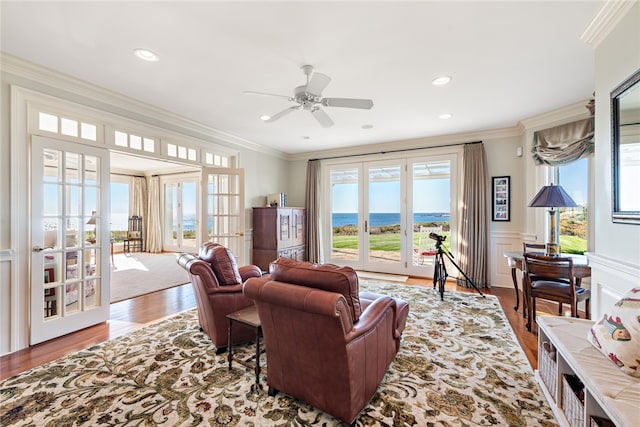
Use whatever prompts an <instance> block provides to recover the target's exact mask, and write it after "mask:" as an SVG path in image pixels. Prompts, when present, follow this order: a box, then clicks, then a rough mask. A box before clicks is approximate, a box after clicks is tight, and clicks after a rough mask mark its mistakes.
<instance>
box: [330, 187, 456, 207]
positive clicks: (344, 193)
mask: <svg viewBox="0 0 640 427" xmlns="http://www.w3.org/2000/svg"><path fill="white" fill-rule="evenodd" d="M369 193H370V196H369V204H370V211H371V213H388V212H400V202H401V200H400V183H399V182H397V181H388V182H374V183H371V187H370V191H369ZM413 193H414V199H415V200H414V212H449V207H450V202H451V196H450V191H449V179H429V180H417V181H415V182H414V189H413ZM332 208H333V212H334V213H354V212H358V185H357V184H355V183H353V184H337V185H334V186H333V194H332Z"/></svg>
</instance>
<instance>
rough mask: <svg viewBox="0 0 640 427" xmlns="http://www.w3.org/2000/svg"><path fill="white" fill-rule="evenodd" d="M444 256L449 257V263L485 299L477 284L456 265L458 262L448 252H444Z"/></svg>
mask: <svg viewBox="0 0 640 427" xmlns="http://www.w3.org/2000/svg"><path fill="white" fill-rule="evenodd" d="M444 254H445V255H446V256H447V258H449V261H451V263H452V264H453V265H454V267H455V268H457V269H458V271H459V272H460V273H462V275H463V276H464V278H465V279H467V282H469V283H471V285H472V286H473V287H474V288H475V290H476V291H477V292H478V293H479V294H480V295H481V296H482V297H483V298H484V297H485V296H484V294H483V293H482V292H481V291H480V289H479V288H478V287H477V286H476V284H475V283H473V280H471V279H470V278H469V276H467V275H466V274H465V272H464V271H462V269H461V268H460V267H459V266H458V264H456V262H455V261H454V260H453V257H452V256H451V255H450V254H449V253H447V252H444Z"/></svg>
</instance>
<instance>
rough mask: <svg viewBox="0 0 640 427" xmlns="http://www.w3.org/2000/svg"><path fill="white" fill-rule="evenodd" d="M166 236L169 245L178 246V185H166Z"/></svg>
mask: <svg viewBox="0 0 640 427" xmlns="http://www.w3.org/2000/svg"><path fill="white" fill-rule="evenodd" d="M164 229H165V232H164V235H165V240H164V241H165V243H166V244H167V245H172V246H173V245H177V244H178V184H177V183H167V184H165V185H164Z"/></svg>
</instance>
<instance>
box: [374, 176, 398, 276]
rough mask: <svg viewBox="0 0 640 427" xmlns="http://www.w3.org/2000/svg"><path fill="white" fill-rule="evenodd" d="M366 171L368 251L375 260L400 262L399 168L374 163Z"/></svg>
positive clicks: (378, 261)
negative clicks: (367, 188)
mask: <svg viewBox="0 0 640 427" xmlns="http://www.w3.org/2000/svg"><path fill="white" fill-rule="evenodd" d="M368 175H369V233H368V234H367V235H368V238H369V254H368V259H369V261H371V262H377V263H393V264H397V263H399V262H400V255H401V252H400V250H401V249H400V248H401V240H402V239H401V234H400V225H401V224H400V223H401V221H400V218H401V212H402V211H401V209H402V208H401V200H400V198H401V194H402V191H401V187H400V186H401V181H400V180H401V168H400V166H399V165H391V166H373V167H369V168H368Z"/></svg>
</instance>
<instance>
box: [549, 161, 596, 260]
mask: <svg viewBox="0 0 640 427" xmlns="http://www.w3.org/2000/svg"><path fill="white" fill-rule="evenodd" d="M555 182H557V183H558V184H559V185H561V186H562V188H564V189H565V191H566V192H567V193H568V194H569V195H570V196H571V198H572V199H573V200H574V201H575V202H576V204H577V205H578V206H577V207H575V208H560V209H559V210H558V213H559V221H558V223H559V226H560V232H559V236H560V249H561V250H562V252H565V253H572V254H584V253H585V252H586V251H587V248H588V240H587V237H588V236H587V230H588V228H589V227H588V225H589V222H588V220H589V215H588V214H589V210H588V200H589V159H588V158H583V159H580V160H576V161H575V162H571V163H568V164H566V165H562V166H558V167H556V168H555Z"/></svg>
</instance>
